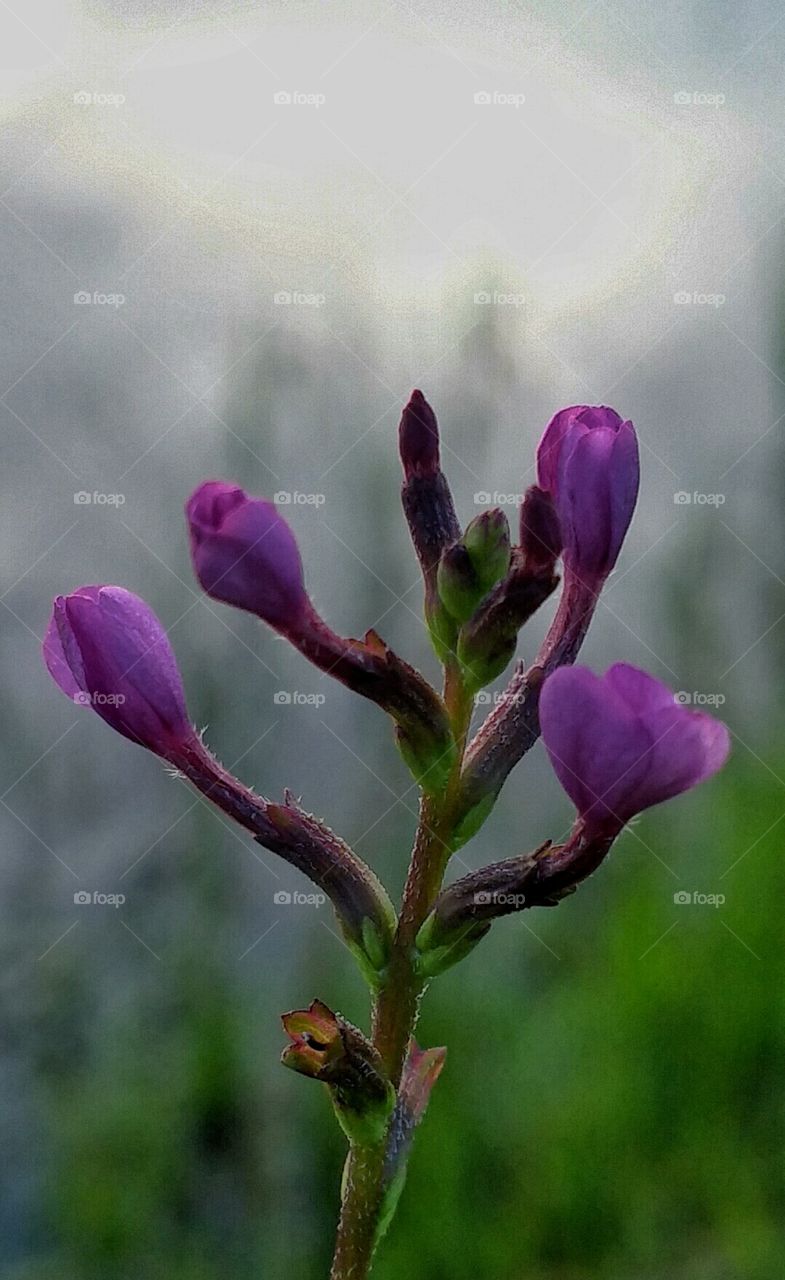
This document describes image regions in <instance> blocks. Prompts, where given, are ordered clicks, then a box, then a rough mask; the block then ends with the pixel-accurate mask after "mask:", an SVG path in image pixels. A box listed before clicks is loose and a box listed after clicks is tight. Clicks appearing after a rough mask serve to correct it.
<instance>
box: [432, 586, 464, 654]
mask: <svg viewBox="0 0 785 1280" xmlns="http://www.w3.org/2000/svg"><path fill="white" fill-rule="evenodd" d="M425 621H426V623H427V624H428V635H429V636H430V639H431V645H432V647H433V651H434V653H435V654H436V657H437V658H438V659H439V661H440V662H441V664H442V666H444V665H445V664H446V663H447V662H449V661H450V659H451V658H453V657H454V656H455V646H456V644H457V642H458V627H457V624H456V622H455V619H454V618H453V617H451V616H450V614H449V612H448V610H447V609H446V608H445V606H444V605H443V604H442V601H441V600H440V599H439V598H438V596H437V597H436V599H435V600H434V601H432V602H431V603H429V604H427V605H426V607H425Z"/></svg>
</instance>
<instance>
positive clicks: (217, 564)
mask: <svg viewBox="0 0 785 1280" xmlns="http://www.w3.org/2000/svg"><path fill="white" fill-rule="evenodd" d="M185 510H186V515H187V517H188V524H189V526H190V531H191V556H192V559H193V565H194V571H195V573H196V576H197V578H198V579H199V582H200V583H201V585H202V587H203V588H204V590H205V591H206V592H207V594H208V595H210V596H212V597H213V598H214V599H215V600H222V601H223V602H224V603H225V604H233V605H235V606H236V607H237V608H238V609H247V610H248V612H249V613H255V614H257V616H258V617H260V618H263V619H264V621H265V622H267V623H269V625H270V626H271V627H275V628H276V630H278V631H282V632H284V633H288V632H289V631H296V630H297V628H298V625H299V624H300V622H301V621H302V618H303V616H304V614H305V611H306V609H307V607H308V596H307V595H306V592H305V586H304V585H303V566H302V562H301V560H300V552H299V550H298V548H297V543H296V541H295V538H294V534H293V533H292V531H291V529H290V528H289V526H288V524H287V523H286V521H285V520H284V519H282V517H281V516H280V515H279V514H278V510H277V508H276V507H275V504H274V503H272V502H267V501H266V500H265V499H263V498H251V497H249V496H248V494H247V493H245V491H244V490H243V489H240V488H238V487H237V486H236V485H231V484H226V483H224V482H223V481H221V480H207V481H206V482H205V483H204V484H201V485H200V486H199V488H198V489H196V490H195V492H194V493H192V494H191V497H190V498H189V499H188V502H187V504H186V508H185Z"/></svg>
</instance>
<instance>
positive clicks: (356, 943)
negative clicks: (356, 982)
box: [344, 916, 395, 992]
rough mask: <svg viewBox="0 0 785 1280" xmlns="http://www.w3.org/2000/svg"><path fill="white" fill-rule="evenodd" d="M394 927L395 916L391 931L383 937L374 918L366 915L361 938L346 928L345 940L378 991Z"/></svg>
mask: <svg viewBox="0 0 785 1280" xmlns="http://www.w3.org/2000/svg"><path fill="white" fill-rule="evenodd" d="M394 927H395V917H394V916H393V920H392V927H391V929H390V932H389V933H388V934H387V935H386V936H384V937H383V936H382V934H381V933H380V932H379V930H378V929H377V927H376V925H375V924H374V922H373V920H371V919H370V918H369V917H368V916H366V917H365V919H364V920H363V922H362V928H361V938H360V940H357V939H355V938H352V937H351V936H350V935H349V934H348V933H347V932H346V931H345V930H344V941H345V943H346V945H347V947H348V948H349V950H350V951H351V953H352V955H353V956H354V958H355V960H356V961H357V964H358V967H359V969H360V972H361V973H362V975H363V977H364V978H365V981H366V982H367V983H368V986H369V987H370V989H371V991H374V992H375V991H378V990H379V988H380V987H381V985H382V980H383V978H384V973H385V969H386V967H387V961H388V959H389V954H390V942H391V941H392V932H393V930H394Z"/></svg>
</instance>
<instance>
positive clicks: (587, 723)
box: [540, 667, 651, 825]
mask: <svg viewBox="0 0 785 1280" xmlns="http://www.w3.org/2000/svg"><path fill="white" fill-rule="evenodd" d="M540 724H541V726H542V736H543V741H544V743H545V747H546V750H547V752H548V755H549V756H550V758H551V763H552V765H553V768H554V771H555V773H556V776H557V777H558V779H559V781H560V782H561V784H562V786H563V787H564V790H565V791H566V792H567V795H568V796H569V797H570V799H571V800H572V801H573V803H574V805H575V807H576V809H577V810H578V812H579V813H580V814H582V815H583V816H584V817H591V818H592V819H596V820H602V819H608V818H611V819H618V821H619V825H622V824H623V823H624V822H625V821H626V820H627V819H628V818H629V817H630V816H631V814H630V813H629V812H628V811H627V806H626V804H625V798H626V796H627V794H628V792H629V791H630V790H634V788H635V787H636V786H637V784H638V782H639V780H640V778H641V775H642V774H643V773H644V772H645V769H646V756H647V753H648V751H649V750H650V748H651V738H650V736H649V734H648V732H647V730H646V728H645V726H644V725H642V724H640V723H638V722H637V721H636V718H635V716H634V715H633V713H632V712H631V711H630V710H629V709H628V707H627V706H626V704H625V703H624V701H623V700H622V699H621V698H620V697H619V696H618V695H617V694H616V693H615V692H614V691H613V690H612V689H608V687H607V686H606V685H605V682H604V681H603V680H602V679H601V678H600V677H599V676H595V675H594V673H593V672H592V671H589V670H588V668H587V667H561V668H560V669H559V670H558V671H555V672H554V673H553V675H552V676H550V677H549V678H548V680H546V682H545V685H544V687H543V690H542V694H541V697H540Z"/></svg>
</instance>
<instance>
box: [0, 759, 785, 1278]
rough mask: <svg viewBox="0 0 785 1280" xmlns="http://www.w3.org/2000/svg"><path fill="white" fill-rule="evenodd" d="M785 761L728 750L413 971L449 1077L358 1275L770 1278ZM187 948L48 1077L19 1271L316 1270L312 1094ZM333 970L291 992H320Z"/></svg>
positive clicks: (245, 1274)
mask: <svg viewBox="0 0 785 1280" xmlns="http://www.w3.org/2000/svg"><path fill="white" fill-rule="evenodd" d="M784 777H785V762H779V763H778V762H777V760H776V759H775V760H774V762H773V763H772V764H771V765H770V767H769V766H766V767H761V765H760V763H758V762H757V761H756V760H755V759H754V758H753V757H752V755H750V754H749V753H748V752H747V751H746V750H745V748H743V747H740V746H738V747H737V749H736V753H735V756H734V759H733V761H732V763H731V765H730V767H729V768H728V770H727V771H726V773H725V774H724V775H723V776H722V777H720V778H719V779H717V780H715V781H714V782H713V783H712V784H710V785H709V786H707V787H705V788H703V789H702V790H700V791H698V792H696V793H694V794H693V795H691V796H689V797H686V798H682V799H681V800H680V801H677V802H675V803H674V804H672V805H671V806H668V807H666V808H665V809H664V810H662V811H656V812H654V813H652V814H649V815H647V816H646V817H645V818H644V819H643V820H641V821H640V823H639V824H638V825H637V826H636V827H635V828H634V829H633V830H632V831H629V832H627V833H625V835H624V836H623V838H622V840H621V841H620V843H619V845H618V846H617V848H616V850H615V852H614V854H613V856H612V859H611V861H610V862H609V864H608V865H607V866H606V867H605V868H603V870H602V872H601V873H600V874H599V875H598V876H596V877H595V878H594V879H593V880H592V881H591V882H590V883H589V884H587V885H585V886H583V887H582V888H581V890H580V891H579V892H578V893H577V894H575V895H574V896H573V897H572V898H570V899H569V900H567V901H566V902H565V903H563V904H562V905H561V906H560V907H559V908H558V909H557V910H554V911H550V912H539V913H534V912H532V913H527V914H526V915H525V916H523V917H520V918H517V919H515V918H513V919H510V920H507V921H504V922H501V923H500V924H498V925H497V926H496V927H495V928H494V930H493V931H492V933H491V935H490V937H489V938H488V939H487V940H486V941H485V942H484V943H483V944H482V945H481V946H480V947H479V948H478V949H477V951H476V952H475V953H474V954H473V955H472V956H471V958H470V959H469V960H468V961H466V962H465V964H464V965H463V966H462V967H461V968H460V969H458V970H454V971H452V972H451V973H449V974H448V975H445V976H444V977H443V978H441V979H438V980H437V981H436V982H435V983H434V984H433V986H432V988H431V991H430V992H429V995H428V998H427V1000H426V1003H425V1007H424V1012H423V1019H422V1023H421V1027H420V1039H421V1041H422V1043H424V1044H435V1043H445V1044H447V1045H448V1046H449V1052H448V1058H447V1067H446V1069H445V1071H444V1073H443V1075H442V1078H441V1080H440V1082H439V1084H438V1087H437V1089H436V1090H435V1093H434V1097H433V1100H432V1103H431V1109H430V1113H429V1114H428V1116H427V1118H426V1121H425V1123H424V1124H423V1126H422V1129H421V1131H420V1134H419V1138H418V1142H417V1144H416V1147H415V1151H414V1155H413V1158H412V1162H411V1169H410V1176H409V1182H408V1186H407V1188H406V1191H405V1193H404V1196H403V1200H402V1203H401V1208H400V1210H399V1215H398V1218H397V1220H396V1222H395V1224H394V1226H393V1229H392V1230H391V1232H390V1234H389V1236H388V1238H387V1241H386V1242H385V1245H384V1246H383V1249H382V1252H381V1254H380V1257H379V1260H378V1264H377V1269H376V1272H375V1276H376V1277H378V1280H401V1277H407V1278H408V1280H447V1277H449V1278H450V1280H475V1278H476V1277H477V1276H484V1277H493V1278H494V1280H600V1278H605V1277H608V1278H611V1277H612V1278H613V1280H627V1278H629V1280H633V1277H634V1278H635V1280H665V1278H666V1277H667V1278H668V1280H738V1278H739V1277H743V1280H772V1277H774V1276H776V1275H781V1274H783V1271H784V1269H785V1242H784V1241H783V1235H782V1221H783V1217H784V1216H785V1212H784V1211H785V1185H784V1183H785V1163H784V1162H783V1138H784V1137H785V1123H784V1122H785V1115H784V1114H783V1112H784V1110H785V1091H784V1090H783V1086H782V1077H783V1069H784V1068H785V1007H784V1006H785V986H784V985H783V981H782V973H783V961H785V932H784V931H783V928H782V901H783V897H785V861H784V860H783V857H782V851H781V845H782V834H783V830H785V827H784V826H783V822H782V819H783V818H784V817H785V813H783V809H784V808H785V806H784V805H783V801H784V800H785V781H783V778H784ZM666 864H667V865H666ZM669 868H670V870H669ZM685 891H686V892H688V893H690V894H692V893H693V892H694V891H699V892H703V893H707V894H724V895H725V898H726V901H725V903H724V904H723V905H722V906H719V907H713V906H709V905H696V904H694V903H692V904H689V905H682V904H679V903H677V902H674V894H675V893H678V892H685ZM181 954H182V960H181V963H180V964H179V965H178V966H176V970H175V972H174V974H173V973H172V972H168V971H167V973H166V974H165V975H162V974H161V973H158V974H157V975H156V983H155V985H154V986H152V985H151V988H150V990H149V991H146V992H144V993H143V994H144V999H143V1000H142V1001H141V1006H140V1007H139V1008H138V1009H137V1012H136V1014H135V1015H134V1016H131V1015H129V1010H128V1008H124V1007H118V1009H117V1011H116V1015H115V1017H114V1020H113V1022H114V1025H113V1032H114V1034H112V1035H108V1036H103V1037H102V1039H101V1046H102V1047H101V1048H100V1049H97V1050H96V1052H95V1056H93V1057H90V1056H89V1055H88V1057H87V1058H86V1059H84V1058H83V1059H81V1062H82V1065H81V1067H80V1069H79V1070H78V1071H76V1070H70V1069H69V1064H68V1061H67V1060H66V1059H63V1060H60V1061H58V1062H55V1063H50V1064H49V1066H48V1069H47V1071H46V1072H45V1073H44V1074H45V1079H46V1080H47V1081H48V1084H47V1100H46V1106H47V1108H48V1114H49V1123H50V1135H51V1151H50V1152H49V1154H48V1164H49V1168H50V1170H51V1174H50V1188H49V1200H48V1209H47V1218H48V1221H47V1223H46V1224H45V1229H44V1231H42V1233H41V1236H40V1237H39V1238H40V1240H42V1241H46V1242H47V1243H46V1245H45V1247H44V1249H43V1251H42V1253H41V1254H39V1256H38V1257H36V1258H35V1261H34V1263H33V1264H32V1266H27V1267H25V1268H24V1269H22V1270H17V1271H15V1272H14V1273H13V1275H14V1280H21V1278H22V1277H24V1278H25V1280H27V1278H28V1277H30V1278H31V1280H32V1277H33V1276H34V1277H35V1278H36V1280H55V1278H56V1280H63V1278H64V1277H68V1280H97V1278H98V1277H101V1280H103V1278H104V1277H109V1276H111V1277H113V1280H125V1278H126V1277H128V1280H131V1278H133V1280H159V1277H160V1278H161V1280H163V1277H166V1278H167V1280H252V1278H254V1280H260V1277H262V1276H264V1277H270V1278H271V1280H272V1278H273V1277H274V1278H275V1280H277V1278H278V1277H283V1276H289V1275H295V1274H296V1275H297V1276H299V1277H301V1278H302V1280H317V1278H319V1280H321V1278H322V1277H324V1276H325V1275H326V1274H327V1270H328V1267H329V1254H330V1247H331V1236H332V1231H333V1226H334V1219H335V1213H336V1198H337V1179H338V1176H339V1171H340V1164H341V1159H342V1154H343V1147H342V1139H341V1136H340V1134H339V1133H338V1131H337V1128H336V1126H335V1125H334V1122H333V1119H332V1116H331V1114H330V1111H329V1107H328V1105H327V1101H326V1099H324V1098H323V1097H322V1096H321V1091H320V1090H318V1089H315V1088H314V1087H313V1086H312V1085H311V1084H310V1082H308V1081H306V1080H300V1079H297V1078H289V1075H288V1073H285V1072H281V1071H278V1069H277V1067H276V1056H277V1052H278V1048H279V1045H277V1044H272V1043H270V1044H268V1043H263V1042H261V1040H260V1035H259V1018H258V1009H257V1008H256V1007H254V1006H253V1005H250V1006H249V1004H248V998H247V995H246V994H245V993H244V992H243V991H241V990H240V989H238V988H237V986H236V980H235V978H234V977H233V974H232V971H231V970H230V969H228V968H226V967H224V965H223V964H222V962H221V959H220V955H221V949H220V947H219V946H217V945H216V946H215V947H214V948H212V949H210V950H208V951H207V952H205V951H204V949H199V950H196V949H195V944H194V942H193V940H190V939H189V937H188V935H187V933H184V936H183V939H182V946H181ZM345 961H347V957H346V956H345V955H343V953H340V954H338V955H337V956H336V957H335V958H334V959H330V960H329V962H328V963H329V968H326V967H325V963H324V962H323V961H322V960H321V959H320V960H319V961H318V963H317V961H316V959H314V961H313V963H312V965H310V968H311V972H309V973H308V974H306V975H305V977H303V976H302V975H298V976H297V986H298V988H299V989H302V987H303V985H304V983H307V982H308V981H310V982H311V983H312V984H313V987H314V991H315V993H316V992H318V993H320V994H323V995H326V996H329V997H334V996H335V994H336V989H337V991H338V993H339V994H341V983H342V982H346V981H348V980H347V977H346V974H345V972H344V970H345V968H346V967H347V966H346V965H345V964H344V962H345ZM345 990H348V988H345ZM264 1025H265V1027H269V1026H270V1025H274V1023H272V1020H271V1019H266V1020H265V1023H264ZM283 1077H286V1078H287V1079H286V1085H285V1086H284V1085H283V1084H282V1083H281V1082H282V1080H283ZM284 1088H285V1089H290V1090H291V1091H290V1092H288V1093H286V1092H283V1090H284ZM291 1098H295V1099H297V1102H296V1106H294V1107H291V1106H282V1099H291Z"/></svg>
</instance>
